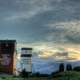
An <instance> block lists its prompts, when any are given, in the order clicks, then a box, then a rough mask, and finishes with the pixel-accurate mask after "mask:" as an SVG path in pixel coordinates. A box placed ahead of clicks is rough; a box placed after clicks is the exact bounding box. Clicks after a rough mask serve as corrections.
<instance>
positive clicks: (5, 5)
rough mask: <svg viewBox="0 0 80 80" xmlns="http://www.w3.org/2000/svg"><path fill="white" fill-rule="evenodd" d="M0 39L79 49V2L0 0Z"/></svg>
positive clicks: (37, 45) (74, 0)
mask: <svg viewBox="0 0 80 80" xmlns="http://www.w3.org/2000/svg"><path fill="white" fill-rule="evenodd" d="M0 39H16V40H17V43H18V47H23V46H32V47H35V48H45V49H46V47H51V48H52V47H53V48H54V47H55V46H56V47H70V48H77V49H79V48H80V0H0Z"/></svg>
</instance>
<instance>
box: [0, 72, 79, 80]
mask: <svg viewBox="0 0 80 80" xmlns="http://www.w3.org/2000/svg"><path fill="white" fill-rule="evenodd" d="M0 80H80V72H75V71H68V72H61V73H57V74H55V75H52V76H49V77H29V78H25V79H23V78H20V77H0Z"/></svg>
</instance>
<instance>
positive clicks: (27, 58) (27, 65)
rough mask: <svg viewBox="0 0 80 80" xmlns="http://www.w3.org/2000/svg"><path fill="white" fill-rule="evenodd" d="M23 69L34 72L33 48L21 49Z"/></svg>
mask: <svg viewBox="0 0 80 80" xmlns="http://www.w3.org/2000/svg"><path fill="white" fill-rule="evenodd" d="M21 68H22V70H23V69H25V70H26V71H27V72H32V48H22V49H21Z"/></svg>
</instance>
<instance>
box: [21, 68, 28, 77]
mask: <svg viewBox="0 0 80 80" xmlns="http://www.w3.org/2000/svg"><path fill="white" fill-rule="evenodd" d="M20 76H21V77H23V78H25V77H28V76H29V73H28V72H26V70H25V69H23V70H22V72H21V73H20Z"/></svg>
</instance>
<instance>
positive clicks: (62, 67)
mask: <svg viewBox="0 0 80 80" xmlns="http://www.w3.org/2000/svg"><path fill="white" fill-rule="evenodd" d="M63 71H64V64H63V63H61V64H60V65H59V72H63Z"/></svg>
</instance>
